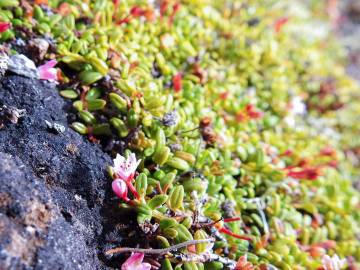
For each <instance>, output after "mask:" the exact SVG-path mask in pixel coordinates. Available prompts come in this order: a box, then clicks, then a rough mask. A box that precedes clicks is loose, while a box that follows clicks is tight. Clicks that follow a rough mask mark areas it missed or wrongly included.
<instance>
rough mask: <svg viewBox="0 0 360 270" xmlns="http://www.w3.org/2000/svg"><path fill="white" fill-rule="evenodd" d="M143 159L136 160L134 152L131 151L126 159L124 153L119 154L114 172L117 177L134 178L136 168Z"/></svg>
mask: <svg viewBox="0 0 360 270" xmlns="http://www.w3.org/2000/svg"><path fill="white" fill-rule="evenodd" d="M140 162H141V159H139V160H136V156H135V154H134V153H131V154H130V156H129V158H128V159H127V160H126V159H125V158H124V157H123V156H122V155H119V154H117V155H116V158H115V159H114V167H113V168H114V173H115V175H116V177H118V178H120V179H122V180H124V181H130V180H132V179H133V178H134V175H135V171H136V168H137V167H138V166H139V164H140Z"/></svg>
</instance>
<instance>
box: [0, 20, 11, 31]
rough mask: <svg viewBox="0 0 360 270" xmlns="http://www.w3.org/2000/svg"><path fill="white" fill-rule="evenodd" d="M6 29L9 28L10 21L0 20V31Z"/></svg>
mask: <svg viewBox="0 0 360 270" xmlns="http://www.w3.org/2000/svg"><path fill="white" fill-rule="evenodd" d="M8 29H10V23H8V22H0V33H3V32H5V31H6V30H8Z"/></svg>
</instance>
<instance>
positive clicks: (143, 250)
mask: <svg viewBox="0 0 360 270" xmlns="http://www.w3.org/2000/svg"><path fill="white" fill-rule="evenodd" d="M211 242H214V239H213V238H209V239H199V240H190V241H186V242H183V243H180V244H177V245H173V246H170V247H167V248H159V249H151V248H150V249H146V248H129V247H118V248H113V249H109V250H107V251H106V252H105V255H114V254H119V253H124V252H141V253H145V254H157V255H164V254H166V253H168V252H170V251H172V250H178V249H180V248H183V247H187V246H190V245H196V244H201V243H211Z"/></svg>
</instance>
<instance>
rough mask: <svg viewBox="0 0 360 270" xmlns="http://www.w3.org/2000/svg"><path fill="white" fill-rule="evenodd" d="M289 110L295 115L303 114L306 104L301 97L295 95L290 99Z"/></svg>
mask: <svg viewBox="0 0 360 270" xmlns="http://www.w3.org/2000/svg"><path fill="white" fill-rule="evenodd" d="M290 110H291V112H292V113H293V114H295V115H296V114H298V115H304V114H305V113H306V105H305V103H304V101H303V100H302V98H301V97H299V96H296V97H294V98H293V99H292V101H291V109H290Z"/></svg>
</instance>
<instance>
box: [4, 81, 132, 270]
mask: <svg viewBox="0 0 360 270" xmlns="http://www.w3.org/2000/svg"><path fill="white" fill-rule="evenodd" d="M4 105H6V107H7V108H9V107H10V108H12V109H14V108H16V109H19V110H23V109H25V110H26V113H25V115H24V116H22V117H21V118H19V119H18V121H17V123H14V121H13V122H11V121H7V119H6V118H7V117H9V116H8V115H6V114H0V118H3V119H0V120H1V121H0V123H2V127H1V129H0V270H4V269H14V270H15V269H54V270H55V269H85V270H86V269H113V267H116V266H119V263H118V261H117V260H118V259H117V258H115V259H113V261H111V260H106V258H104V257H103V255H102V254H103V249H104V248H106V247H109V246H114V245H116V244H119V241H120V239H122V236H121V235H120V229H119V228H120V227H121V226H119V224H120V225H121V220H123V218H124V214H125V215H128V213H120V212H119V210H117V209H119V208H118V207H116V203H118V201H117V200H116V199H115V198H114V197H113V195H112V192H111V190H110V185H109V178H108V176H107V173H106V166H107V165H109V164H111V163H112V161H111V158H110V157H109V156H108V155H107V154H105V153H104V152H102V151H101V149H100V147H99V146H98V145H95V144H92V143H90V142H88V141H87V139H86V138H84V137H82V136H81V135H79V134H77V133H76V132H74V131H73V130H72V129H70V128H69V126H68V124H67V114H66V110H65V108H66V106H68V105H67V104H66V102H65V101H64V100H63V99H62V98H61V97H60V96H59V95H58V93H57V90H56V88H55V87H54V85H51V84H50V83H47V82H41V81H38V80H33V79H27V78H23V77H19V76H8V77H4V78H2V79H1V80H0V107H4ZM15 122H16V121H15ZM49 122H50V123H53V124H54V123H56V124H59V125H62V126H64V127H65V131H64V132H62V133H59V132H57V131H56V129H52V128H51V125H50V126H49ZM128 220H129V219H128V218H127V222H128ZM121 231H123V230H121ZM109 242H112V243H111V244H109Z"/></svg>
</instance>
